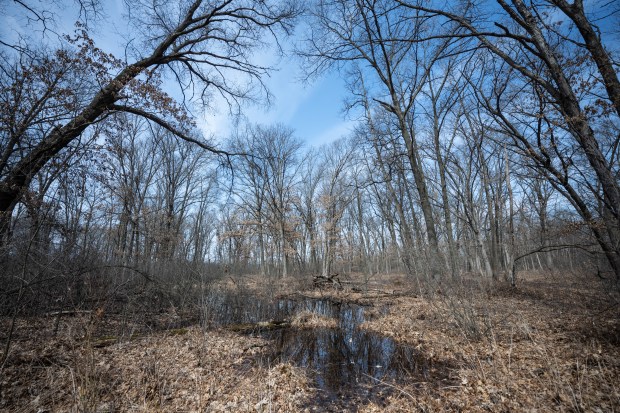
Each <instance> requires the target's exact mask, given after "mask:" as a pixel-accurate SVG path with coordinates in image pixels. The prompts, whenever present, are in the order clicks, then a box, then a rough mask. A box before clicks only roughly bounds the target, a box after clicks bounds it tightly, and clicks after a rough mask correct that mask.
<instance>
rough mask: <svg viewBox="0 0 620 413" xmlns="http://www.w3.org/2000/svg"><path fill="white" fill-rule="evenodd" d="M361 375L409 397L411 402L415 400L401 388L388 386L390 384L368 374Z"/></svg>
mask: <svg viewBox="0 0 620 413" xmlns="http://www.w3.org/2000/svg"><path fill="white" fill-rule="evenodd" d="M362 374H363V375H364V376H366V377H369V378H371V379H373V380H376V381H377V382H379V383H381V384H384V385H386V386H388V387H391V388H393V389H396V390H398V391H399V392H401V393H402V394H404V395H405V396H409V397H410V398H411V400H416V398H415V397H413V395H412V394H411V393H408V392H406V391H404V390H403V389H401V388H400V387H398V386H395V385H393V384H390V383H388V382H385V381H383V380H381V379H378V378H376V377H373V376H371V375H370V374H366V373H362ZM420 383H424V382H420Z"/></svg>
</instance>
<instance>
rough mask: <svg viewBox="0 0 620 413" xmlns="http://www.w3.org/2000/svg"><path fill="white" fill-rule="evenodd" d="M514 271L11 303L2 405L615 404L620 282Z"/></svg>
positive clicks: (240, 284)
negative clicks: (83, 307) (121, 305)
mask: <svg viewBox="0 0 620 413" xmlns="http://www.w3.org/2000/svg"><path fill="white" fill-rule="evenodd" d="M521 276H522V278H521V280H520V281H521V283H520V285H519V286H518V287H517V288H514V289H513V288H510V287H508V286H502V285H488V284H487V283H485V282H481V281H480V280H479V279H475V278H471V279H467V281H466V282H465V281H462V282H450V283H435V284H432V286H430V285H428V284H425V286H420V284H418V283H415V282H413V281H411V280H409V279H407V278H404V277H402V276H398V275H385V276H376V277H374V278H373V279H372V280H370V282H369V283H362V279H361V278H360V279H357V278H356V277H354V276H353V277H350V278H348V279H347V281H348V282H347V283H346V284H344V288H343V289H332V288H326V289H312V288H308V289H306V290H301V289H300V288H299V286H298V285H297V283H294V282H290V281H285V282H283V281H280V280H262V279H260V278H257V277H234V278H227V279H224V280H220V281H218V282H217V283H213V284H211V285H210V286H209V288H208V290H207V291H206V292H205V293H204V294H203V300H202V304H201V306H200V307H199V308H195V309H193V310H191V309H190V310H187V309H185V310H183V311H181V310H179V309H178V308H170V309H169V310H167V311H165V312H158V313H149V312H140V313H118V312H107V311H106V310H105V309H101V310H100V311H92V312H68V313H66V314H53V315H49V316H47V317H30V318H20V319H18V320H17V321H18V322H17V329H16V332H15V335H14V338H13V342H12V344H11V352H10V354H9V357H8V359H7V361H6V363H5V365H4V367H3V369H2V372H1V376H0V386H1V388H0V411H7V412H41V413H42V412H101V413H102V412H217V411H230V412H284V411H290V412H305V411H308V412H321V411H333V412H341V411H351V412H375V411H388V412H409V411H413V412H415V411H421V412H437V411H490V412H517V411H532V412H534V411H536V412H546V411H566V412H613V411H619V410H620V384H618V383H620V317H619V314H620V308H619V296H618V289H617V288H615V287H610V285H608V284H607V283H606V282H605V281H604V280H600V279H597V278H595V277H592V276H590V277H587V278H586V277H585V276H584V277H579V276H575V275H566V274H557V273H555V274H554V273H546V274H529V275H523V274H521ZM9 324H10V320H9V319H3V320H2V327H1V330H2V331H3V332H4V331H8V326H9ZM2 334H3V338H5V336H4V334H5V333H2Z"/></svg>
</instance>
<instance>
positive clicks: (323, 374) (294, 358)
mask: <svg viewBox="0 0 620 413" xmlns="http://www.w3.org/2000/svg"><path fill="white" fill-rule="evenodd" d="M326 302H327V301H323V302H322V304H321V305H320V306H316V307H321V308H320V309H321V310H322V311H321V313H322V314H324V315H330V316H333V317H337V318H338V319H339V326H340V327H339V328H335V329H334V328H313V329H301V330H297V329H289V330H285V331H279V332H277V333H273V334H274V335H275V346H274V353H273V356H274V357H276V358H280V359H281V360H283V361H290V362H292V363H294V364H297V365H299V366H302V367H305V368H308V369H310V370H313V371H314V372H315V373H316V384H317V386H318V387H319V388H322V389H324V390H329V391H333V392H338V391H341V390H346V388H347V387H353V386H356V384H357V383H358V382H360V381H362V382H367V381H369V380H370V378H369V377H368V376H371V377H374V378H377V379H381V380H382V379H386V378H390V379H397V378H398V377H401V376H402V375H403V374H410V373H421V372H422V369H423V367H421V366H418V364H420V361H421V360H420V359H419V357H416V356H415V352H414V350H413V349H412V348H411V347H407V346H401V345H398V344H397V343H395V342H394V340H392V339H391V338H387V337H382V336H380V335H377V334H375V333H371V332H367V331H364V330H359V329H358V326H359V324H361V323H362V322H363V321H364V317H363V309H362V308H361V307H359V306H351V305H345V304H337V305H336V304H334V305H329V306H328V307H329V308H328V309H326V308H325V307H326V305H325V303H326ZM316 307H315V310H316V309H317V308H316ZM328 310H329V311H328Z"/></svg>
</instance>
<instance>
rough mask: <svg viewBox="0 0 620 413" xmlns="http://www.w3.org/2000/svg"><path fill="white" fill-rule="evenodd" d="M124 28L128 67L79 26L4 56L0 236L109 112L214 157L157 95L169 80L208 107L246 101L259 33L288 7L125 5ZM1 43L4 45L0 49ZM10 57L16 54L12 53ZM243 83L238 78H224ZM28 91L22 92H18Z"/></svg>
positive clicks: (289, 12) (290, 13) (236, 1)
mask: <svg viewBox="0 0 620 413" xmlns="http://www.w3.org/2000/svg"><path fill="white" fill-rule="evenodd" d="M131 6H132V7H133V9H132V13H131V14H130V16H131V18H132V23H133V24H134V25H135V27H136V32H141V33H142V35H143V38H142V43H141V44H140V47H138V48H135V50H134V51H135V54H136V58H135V60H134V61H132V62H128V61H124V60H120V59H117V58H115V57H113V56H112V55H111V54H109V53H106V52H104V51H103V50H101V49H99V48H97V47H96V46H95V45H94V43H93V41H92V40H91V39H90V37H89V35H88V33H87V27H79V28H78V32H77V34H76V35H75V36H73V37H69V38H68V41H67V42H66V44H64V45H63V46H62V47H60V48H59V49H58V50H56V51H53V52H51V53H48V52H46V51H36V50H31V49H23V48H18V49H11V50H12V51H11V55H10V56H9V55H6V56H7V57H8V59H6V60H5V59H3V63H2V70H0V72H1V74H0V76H1V78H0V82H1V91H2V94H3V96H4V98H3V99H4V101H5V102H6V105H5V104H3V108H2V114H1V116H2V122H1V129H2V146H1V147H0V154H1V155H0V232H2V234H3V237H4V234H6V231H7V228H8V225H9V221H10V216H11V213H12V211H13V209H14V208H15V205H16V204H17V203H18V202H19V201H20V200H21V199H22V197H23V195H24V192H25V190H26V189H27V188H28V187H29V186H30V183H31V182H32V179H33V177H34V176H35V175H36V174H37V172H38V171H40V170H41V168H43V167H44V166H45V165H46V164H48V162H50V160H51V159H54V158H55V157H56V156H57V155H58V153H59V152H61V151H62V150H63V149H64V148H66V147H67V146H68V145H69V144H70V143H71V142H74V141H75V140H76V139H78V138H79V137H80V136H81V135H82V134H83V133H84V132H85V131H86V130H87V129H88V128H91V127H92V125H93V124H96V123H98V122H100V121H102V120H104V119H105V118H106V117H107V116H109V115H110V114H112V113H115V112H127V113H132V114H134V115H138V116H141V117H143V118H145V119H147V120H148V121H150V122H152V123H155V124H158V125H159V126H161V127H163V128H165V129H166V130H168V131H169V132H170V133H172V134H173V135H175V136H177V137H178V138H181V139H184V140H187V141H189V142H192V143H195V144H197V145H200V146H201V147H203V148H204V149H206V150H209V151H212V152H216V153H218V152H220V151H218V150H217V149H216V148H215V147H213V146H212V145H210V144H209V143H208V142H207V141H205V140H203V139H201V138H199V137H197V136H196V135H195V134H194V133H193V132H192V130H193V122H192V119H191V117H190V116H189V114H188V113H187V111H186V110H185V109H184V108H183V106H181V105H179V104H177V103H176V102H175V101H174V100H173V99H171V98H170V97H169V96H168V95H167V94H165V93H164V92H162V90H161V79H162V77H163V76H164V75H165V74H170V75H172V77H173V78H174V79H176V80H178V81H179V85H180V86H181V87H182V88H184V89H186V90H189V91H191V93H192V94H193V95H192V96H190V97H193V101H199V102H201V103H202V104H208V103H209V102H210V100H209V98H210V96H211V93H219V94H220V95H222V96H223V97H224V98H225V99H227V100H228V101H229V102H230V103H231V104H235V103H237V102H241V101H243V100H245V99H248V98H250V99H251V98H253V94H252V93H253V91H254V90H255V87H254V86H259V87H262V85H263V84H262V82H261V79H262V77H263V76H264V75H265V74H266V73H267V71H268V69H267V68H265V67H262V66H261V65H259V64H256V63H253V61H252V52H253V50H254V48H255V47H256V46H258V45H261V44H263V42H264V36H265V35H274V36H275V35H276V33H277V32H278V31H279V30H282V31H284V32H288V30H289V29H290V27H291V26H290V24H291V23H292V19H293V18H294V17H295V16H296V15H297V12H298V11H297V8H296V6H295V5H294V4H292V3H287V2H278V3H275V2H271V1H267V0H261V1H248V0H223V1H220V2H207V1H200V0H197V1H191V2H190V1H180V2H168V3H147V2H145V3H144V4H140V3H139V4H132V5H131ZM3 44H4V43H3ZM16 50H17V53H13V52H15V51H16ZM239 75H241V76H243V77H245V79H246V81H244V82H239V81H235V80H233V79H232V78H233V77H235V76H239ZM24 85H28V87H24Z"/></svg>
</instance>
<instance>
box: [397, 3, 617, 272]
mask: <svg viewBox="0 0 620 413" xmlns="http://www.w3.org/2000/svg"><path fill="white" fill-rule="evenodd" d="M398 3H399V4H400V5H402V6H403V7H405V8H407V9H409V10H415V11H416V12H419V13H421V14H422V15H423V16H425V17H427V18H437V19H439V20H443V22H445V25H446V27H450V28H451V29H452V30H454V31H453V32H452V33H445V34H443V35H442V36H443V37H453V38H459V39H464V40H466V41H469V39H472V38H473V39H476V40H477V42H478V44H479V46H480V48H481V49H484V50H485V51H487V52H488V53H490V55H491V56H492V57H493V58H495V59H496V60H497V63H495V62H493V61H492V60H493V59H490V61H488V62H487V63H486V64H485V63H483V61H482V60H478V61H477V62H478V63H477V64H478V65H479V66H482V65H484V66H485V67H486V69H485V70H486V71H487V73H489V71H490V73H491V74H493V72H494V71H495V73H496V74H497V75H496V77H495V80H494V81H493V84H494V87H493V90H492V91H488V92H487V93H480V94H479V97H480V104H481V105H483V106H484V107H485V108H486V109H487V110H488V111H489V112H490V113H491V114H492V115H493V116H494V118H495V119H496V121H497V123H498V125H499V128H500V130H501V132H502V133H504V134H505V136H507V137H508V138H509V139H511V140H512V142H513V144H514V145H515V146H517V147H518V148H519V149H520V150H521V151H522V153H523V154H524V155H525V156H527V157H528V158H529V159H530V160H531V162H532V166H533V167H535V168H537V169H538V170H540V171H541V172H542V173H544V175H545V177H546V178H547V179H548V180H549V182H551V183H552V184H553V185H554V187H555V189H557V190H558V191H559V192H560V193H562V194H563V195H564V196H565V197H566V199H567V200H569V202H571V204H573V206H574V208H575V210H576V211H577V212H578V213H579V215H580V216H581V218H582V219H583V220H584V222H585V223H586V224H587V225H589V227H590V229H591V231H592V233H593V235H594V237H595V238H596V241H597V243H598V245H599V246H600V248H601V250H602V252H603V253H604V255H605V257H606V258H607V261H608V262H609V265H610V266H611V268H612V270H613V272H614V273H615V275H616V277H620V249H619V248H618V246H620V209H619V208H620V182H619V180H618V175H617V174H618V167H619V166H618V150H619V148H618V139H620V138H618V136H620V135H618V134H616V137H615V138H612V139H611V140H607V139H606V138H605V136H604V135H602V134H601V132H600V125H601V123H602V122H604V121H605V120H607V119H617V118H618V116H619V115H620V111H619V108H620V104H619V103H618V102H619V101H620V93H619V91H620V83H619V81H618V74H617V71H616V70H615V69H614V68H613V63H612V62H613V57H612V56H611V55H610V52H609V50H608V49H606V48H605V45H604V40H603V37H602V36H601V35H600V32H597V31H596V29H595V28H594V26H593V25H592V20H591V18H589V17H588V16H587V14H588V13H587V12H586V9H585V6H584V4H583V2H582V1H579V0H577V1H575V2H574V3H572V4H571V3H568V2H566V1H564V0H557V1H555V0H551V1H549V2H530V3H527V4H526V3H525V2H524V1H523V0H510V1H505V0H498V5H499V11H501V12H502V13H498V14H496V15H495V16H494V17H493V20H492V23H493V25H489V24H488V22H487V21H485V20H484V19H482V18H481V16H480V12H479V11H478V8H476V7H474V4H473V3H471V2H463V3H459V4H458V5H457V6H456V7H454V8H453V9H451V10H448V9H445V8H441V7H433V4H430V5H429V4H427V3H422V2H417V3H415V2H406V1H401V0H399V1H398ZM613 7H615V6H614V5H613V4H611V3H610V4H607V5H605V7H603V10H601V14H602V18H603V19H604V18H606V17H605V16H607V17H609V15H611V14H612V13H609V11H610V10H606V8H607V9H608V8H613ZM616 11H617V10H616ZM553 13H557V15H554V14H553ZM606 13H607V14H606ZM605 14H606V15H605ZM557 16H564V17H565V18H566V20H565V21H562V20H561V19H560V18H558V17H557ZM577 32H578V33H579V35H577V34H576V33H577ZM455 33H456V35H455ZM481 63H482V64H481ZM492 65H495V66H494V67H495V69H496V70H493V69H490V68H491V66H492ZM586 79H591V81H588V80H586ZM486 84H488V83H481V84H480V88H484V85H486ZM519 85H525V89H524V90H525V92H524V93H527V94H529V96H531V97H533V100H534V102H537V101H538V102H541V103H542V104H543V105H544V114H543V116H544V117H545V118H546V119H547V125H543V126H545V127H544V128H542V129H541V128H539V129H538V131H536V130H534V131H532V130H528V127H527V126H523V125H527V123H524V122H523V120H524V119H526V118H529V119H530V121H532V122H536V116H539V113H537V114H532V113H528V112H527V111H523V110H522V109H520V108H514V107H512V108H513V109H516V110H512V112H511V105H510V102H511V101H512V100H514V99H515V96H516V94H518V92H517V91H518V89H519V88H520V87H521V86H519ZM536 106H537V107H540V105H539V104H537V105H536ZM517 112H518V115H517V114H516V113H517ZM551 125H553V126H554V127H556V126H560V128H561V130H563V132H560V133H559V135H561V136H558V133H557V132H554V131H553V129H554V128H552V127H551ZM570 147H575V148H577V149H578V150H576V151H573V150H570V149H569V150H568V151H567V152H563V150H564V149H567V148H570ZM562 148H564V149H562ZM573 173H576V174H577V175H578V176H587V177H588V178H587V179H588V180H592V181H593V182H595V184H594V185H585V186H584V187H581V188H580V187H579V186H580V185H578V182H576V181H575V179H574V178H573V176H572V174H573ZM584 191H585V192H584ZM586 194H587V195H586ZM589 197H594V199H596V200H598V203H599V206H600V208H598V207H593V206H592V205H589V203H588V201H587V199H588V198H589Z"/></svg>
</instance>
